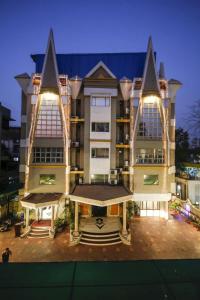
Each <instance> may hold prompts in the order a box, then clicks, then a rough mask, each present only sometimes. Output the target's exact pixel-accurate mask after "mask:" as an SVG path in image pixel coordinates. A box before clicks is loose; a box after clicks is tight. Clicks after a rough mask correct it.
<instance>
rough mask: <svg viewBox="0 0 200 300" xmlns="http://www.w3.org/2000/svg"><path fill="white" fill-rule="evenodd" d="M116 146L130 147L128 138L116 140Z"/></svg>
mask: <svg viewBox="0 0 200 300" xmlns="http://www.w3.org/2000/svg"><path fill="white" fill-rule="evenodd" d="M116 148H127V149H128V148H130V144H129V140H128V139H124V140H117V142H116Z"/></svg>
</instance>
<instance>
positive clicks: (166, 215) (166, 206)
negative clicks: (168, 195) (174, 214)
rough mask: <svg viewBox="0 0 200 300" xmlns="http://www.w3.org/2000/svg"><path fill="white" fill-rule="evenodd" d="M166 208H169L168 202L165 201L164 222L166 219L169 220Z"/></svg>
mask: <svg viewBox="0 0 200 300" xmlns="http://www.w3.org/2000/svg"><path fill="white" fill-rule="evenodd" d="M168 206H169V202H168V201H165V219H166V220H168V218H169V212H168Z"/></svg>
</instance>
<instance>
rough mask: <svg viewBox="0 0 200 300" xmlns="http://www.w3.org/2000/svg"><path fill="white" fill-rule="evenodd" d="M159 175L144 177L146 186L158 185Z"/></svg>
mask: <svg viewBox="0 0 200 300" xmlns="http://www.w3.org/2000/svg"><path fill="white" fill-rule="evenodd" d="M158 184H159V181H158V175H144V185H158Z"/></svg>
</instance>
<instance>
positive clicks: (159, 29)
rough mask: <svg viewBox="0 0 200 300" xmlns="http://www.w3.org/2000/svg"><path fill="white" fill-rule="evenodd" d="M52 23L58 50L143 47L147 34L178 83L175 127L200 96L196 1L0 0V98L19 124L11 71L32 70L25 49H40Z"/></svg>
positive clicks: (137, 49)
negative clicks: (180, 86)
mask: <svg viewBox="0 0 200 300" xmlns="http://www.w3.org/2000/svg"><path fill="white" fill-rule="evenodd" d="M51 27H52V28H53V31H54V38H55V46H56V52H57V53H91V52H145V51H146V48H147V41H148V37H149V35H151V36H152V38H153V44H154V50H155V51H156V52H157V65H159V62H160V61H163V62H164V63H165V72H166V77H167V78H168V79H170V78H175V79H178V80H180V81H181V82H182V83H183V87H182V88H181V90H179V92H178V95H177V106H176V112H177V126H184V125H185V123H186V122H185V118H186V117H187V112H188V106H190V105H192V104H193V103H194V101H195V100H197V99H199V98H200V1H199V0H190V1H188V0H187V1H184V0H168V1H166V0H165V1H162V0H157V1H156V0H155V1H153V0H152V1H151V0H141V1H138V0H137V1H135V0H132V1H131V0H101V1H95V0H84V1H80V0H75V1H68V0H57V1H53V0H52V1H50V0H49V1H48V0H37V1H30V0H0V37H1V46H0V102H2V104H3V105H5V106H7V107H8V108H10V109H11V110H12V117H13V118H15V119H16V121H17V122H16V123H15V125H18V124H20V108H21V107H20V102H21V99H20V95H21V91H20V87H19V86H18V84H17V82H16V81H15V79H14V76H15V75H17V74H20V73H24V72H27V73H28V74H31V73H32V72H34V67H35V66H34V63H33V62H32V60H31V58H30V54H35V53H44V51H45V50H46V45H47V38H48V34H49V29H50V28H51Z"/></svg>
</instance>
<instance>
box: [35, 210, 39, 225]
mask: <svg viewBox="0 0 200 300" xmlns="http://www.w3.org/2000/svg"><path fill="white" fill-rule="evenodd" d="M35 213H36V220H37V222H38V221H39V208H36V212H35Z"/></svg>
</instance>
